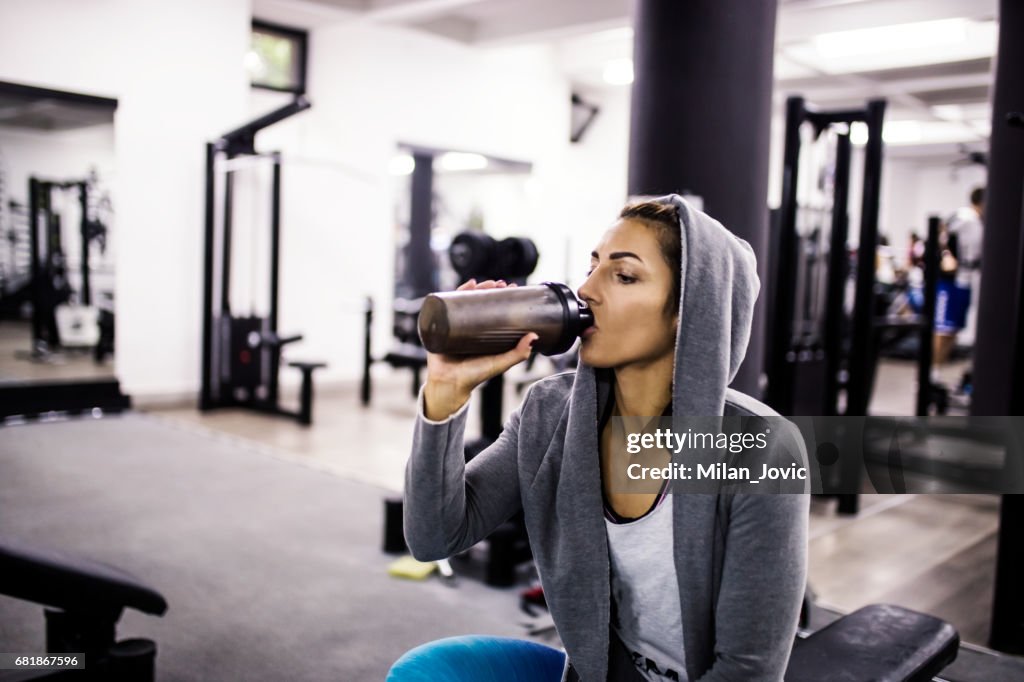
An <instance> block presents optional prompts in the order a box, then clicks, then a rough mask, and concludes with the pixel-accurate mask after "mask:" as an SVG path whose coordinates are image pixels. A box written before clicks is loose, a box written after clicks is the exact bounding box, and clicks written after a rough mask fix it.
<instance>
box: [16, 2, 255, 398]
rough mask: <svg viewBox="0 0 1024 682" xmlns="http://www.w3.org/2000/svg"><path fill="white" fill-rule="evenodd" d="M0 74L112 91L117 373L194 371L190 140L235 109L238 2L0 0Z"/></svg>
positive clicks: (245, 25) (239, 101) (168, 382)
mask: <svg viewBox="0 0 1024 682" xmlns="http://www.w3.org/2000/svg"><path fill="white" fill-rule="evenodd" d="M2 15H3V21H0V80H5V81H12V82H17V83H23V84H28V85H37V86H41V87H46V88H53V89H58V90H69V91H74V92H81V93H86V94H94V95H100V96H105V97H113V98H116V99H118V101H119V107H118V110H117V113H116V115H115V123H114V125H115V146H116V154H115V160H116V172H117V183H116V186H115V187H114V204H115V210H116V212H117V235H116V239H117V242H118V255H117V262H116V271H117V294H116V296H117V298H116V312H117V343H118V349H117V354H116V372H117V375H118V377H119V378H120V379H121V381H122V384H123V386H124V389H125V390H126V391H127V392H129V393H132V394H135V395H157V394H162V393H171V394H177V393H182V392H185V391H194V390H195V389H196V387H197V385H198V378H199V348H200V342H199V339H200V320H201V307H200V303H201V284H202V272H201V263H202V220H203V208H202V206H203V205H202V196H203V186H202V178H203V175H202V173H203V149H204V147H203V145H204V142H205V141H206V140H207V139H209V138H211V137H212V136H213V135H214V134H216V133H219V132H222V131H223V130H225V129H227V128H228V127H229V126H232V125H235V124H237V123H238V122H239V121H240V120H242V119H244V117H245V111H246V104H247V93H248V86H247V81H246V76H245V73H244V71H243V69H242V59H243V56H244V54H245V51H246V49H247V48H248V36H249V19H250V17H249V3H248V0H217V2H204V1H203V0H178V1H177V2H163V1H161V0H97V1H95V2H78V1H77V0H41V1H39V2H32V3H27V2H18V1H17V0H3V2H2Z"/></svg>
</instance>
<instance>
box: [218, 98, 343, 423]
mask: <svg viewBox="0 0 1024 682" xmlns="http://www.w3.org/2000/svg"><path fill="white" fill-rule="evenodd" d="M310 106H311V105H310V103H309V100H307V99H306V98H305V97H304V96H301V95H300V96H298V97H296V98H295V100H294V101H292V102H291V103H290V104H288V105H286V106H283V107H281V108H280V109H276V110H275V111H272V112H270V113H268V114H266V115H264V116H261V117H260V118H258V119H256V120H254V121H252V122H251V123H247V124H245V125H244V126H242V127H240V128H237V129H235V130H232V131H230V132H228V133H225V134H224V135H222V136H221V137H220V138H218V139H217V140H215V141H213V142H210V143H208V144H207V145H206V236H205V242H206V248H205V261H204V267H203V366H202V372H203V376H202V388H201V391H200V396H199V409H200V410H203V411H207V410H212V409H216V408H220V407H239V408H246V409H251V410H255V411H258V412H263V413H267V414H276V415H283V416H287V417H293V418H295V419H297V420H298V421H299V423H300V424H303V425H309V424H311V423H312V419H313V372H314V371H315V370H317V369H319V368H321V367H326V364H325V363H322V362H290V363H288V365H289V366H290V367H294V368H296V369H298V370H299V371H300V372H301V373H302V387H301V394H300V407H299V409H298V411H293V410H287V409H285V408H283V407H281V405H280V404H279V401H278V397H279V395H278V394H279V391H278V370H279V368H280V365H281V352H282V350H283V349H284V347H285V346H286V345H288V344H291V343H294V342H296V341H299V340H300V339H302V336H301V335H298V334H296V335H291V336H281V335H280V334H279V333H278V330H277V321H278V313H279V308H278V286H279V281H278V271H279V263H278V260H279V256H280V237H281V154H280V153H279V152H269V153H261V152H257V151H256V148H255V137H256V134H257V133H258V132H259V131H260V130H262V129H264V128H266V127H268V126H270V125H273V124H274V123H277V122H279V121H282V120H284V119H286V118H288V117H289V116H292V115H293V114H297V113H299V112H300V111H304V110H306V109H308V108H309V107H310ZM240 157H247V158H266V159H269V160H270V162H271V163H272V167H273V180H272V187H271V196H270V223H271V224H270V300H269V306H268V312H267V315H266V317H260V316H256V315H252V314H250V315H244V316H243V315H236V314H235V313H234V311H233V310H232V308H231V286H230V285H231V255H232V250H231V245H232V231H233V229H234V225H233V224H232V208H233V206H232V197H233V187H234V184H233V180H234V178H233V176H232V173H233V172H235V170H236V169H235V167H234V166H233V165H232V163H231V162H232V160H234V159H238V158H240ZM220 170H223V173H224V180H223V187H222V188H221V189H222V194H221V195H220V197H219V198H221V199H222V200H223V201H222V203H221V205H220V209H221V210H220V211H219V212H218V210H217V204H218V201H217V199H218V185H219V183H218V182H217V175H218V172H219V171H220ZM218 213H219V214H220V220H219V222H218Z"/></svg>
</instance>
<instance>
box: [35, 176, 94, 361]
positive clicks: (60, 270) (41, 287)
mask: <svg viewBox="0 0 1024 682" xmlns="http://www.w3.org/2000/svg"><path fill="white" fill-rule="evenodd" d="M90 185H91V182H90V181H89V180H68V181H60V182H56V181H48V180H40V179H39V178H36V177H31V178H29V190H28V191H29V207H28V235H29V244H30V260H29V262H30V270H29V274H30V282H31V285H30V286H31V301H32V350H31V357H32V358H34V359H43V358H45V357H47V356H48V355H50V354H51V353H54V352H56V351H58V350H59V349H61V348H62V347H65V346H67V343H62V339H61V334H60V332H59V330H58V324H57V316H56V309H57V307H58V306H59V305H61V304H64V303H67V302H68V301H69V300H70V299H71V297H72V294H73V293H75V292H74V291H73V290H72V287H71V283H70V279H69V276H68V267H67V260H68V259H67V254H66V253H65V250H64V243H63V235H62V229H63V226H62V224H61V215H60V213H59V211H57V210H56V203H55V201H54V193H55V192H60V191H77V193H78V203H79V206H80V216H79V232H80V247H81V259H80V260H81V263H80V268H79V269H80V274H81V284H80V286H79V288H78V292H77V298H78V303H79V305H81V306H85V307H88V306H91V305H92V299H93V296H92V285H91V277H90V267H89V251H90V248H91V246H92V243H93V242H94V241H97V242H99V243H100V244H101V245H105V243H106V236H107V226H106V225H104V224H103V223H102V222H100V220H99V219H98V217H96V216H95V215H93V211H92V210H91V205H90ZM102 312H105V317H104V319H103V320H102V322H104V324H102V325H101V324H100V322H101V320H100V319H99V317H97V319H96V320H95V321H94V324H96V325H98V331H99V333H100V336H99V340H98V342H97V344H96V345H95V347H94V350H95V353H96V359H97V361H102V360H103V358H104V357H105V356H106V355H107V354H109V353H110V352H113V326H114V325H113V319H112V318H113V313H112V312H110V311H102ZM100 314H101V312H98V313H97V315H100Z"/></svg>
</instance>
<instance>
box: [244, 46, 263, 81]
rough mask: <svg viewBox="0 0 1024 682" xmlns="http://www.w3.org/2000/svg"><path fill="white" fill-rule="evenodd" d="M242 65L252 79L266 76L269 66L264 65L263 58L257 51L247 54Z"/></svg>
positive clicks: (250, 51)
mask: <svg viewBox="0 0 1024 682" xmlns="http://www.w3.org/2000/svg"><path fill="white" fill-rule="evenodd" d="M242 64H243V65H244V66H245V70H246V72H248V74H249V76H250V77H251V78H255V79H259V78H262V77H263V76H264V75H266V72H267V65H266V64H264V63H263V57H261V56H260V54H259V52H257V51H256V50H249V51H248V52H246V53H245V57H244V58H243V59H242Z"/></svg>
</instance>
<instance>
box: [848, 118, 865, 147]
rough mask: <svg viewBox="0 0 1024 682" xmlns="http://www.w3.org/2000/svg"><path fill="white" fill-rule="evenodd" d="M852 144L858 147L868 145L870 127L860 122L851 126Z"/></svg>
mask: <svg viewBox="0 0 1024 682" xmlns="http://www.w3.org/2000/svg"><path fill="white" fill-rule="evenodd" d="M850 142H851V143H853V144H855V145H857V146H858V147H860V146H863V145H866V144H867V143H868V127H867V125H865V124H864V123H861V122H860V121H855V122H853V123H851V124H850Z"/></svg>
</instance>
